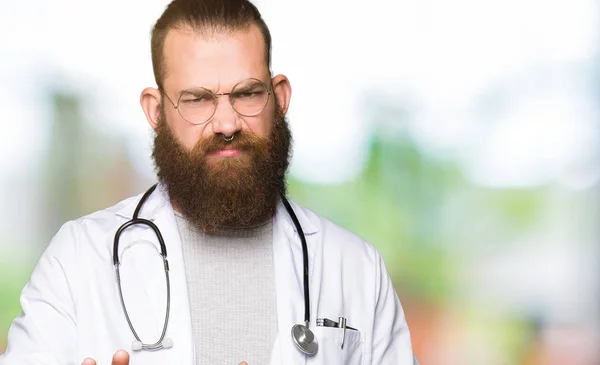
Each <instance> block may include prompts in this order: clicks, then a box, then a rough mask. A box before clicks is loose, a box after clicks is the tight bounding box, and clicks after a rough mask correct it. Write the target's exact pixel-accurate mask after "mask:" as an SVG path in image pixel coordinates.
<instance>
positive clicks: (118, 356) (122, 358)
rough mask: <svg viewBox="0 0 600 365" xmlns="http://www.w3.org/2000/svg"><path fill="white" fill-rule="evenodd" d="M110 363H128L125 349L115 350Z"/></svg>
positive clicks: (124, 364) (118, 364)
mask: <svg viewBox="0 0 600 365" xmlns="http://www.w3.org/2000/svg"><path fill="white" fill-rule="evenodd" d="M112 365H129V353H127V351H125V350H119V351H117V352H116V353H115V354H114V356H113V358H112Z"/></svg>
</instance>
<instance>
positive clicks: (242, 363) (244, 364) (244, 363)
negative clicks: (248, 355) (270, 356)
mask: <svg viewBox="0 0 600 365" xmlns="http://www.w3.org/2000/svg"><path fill="white" fill-rule="evenodd" d="M239 365H248V363H247V362H245V361H242V362H241V363H240V364H239Z"/></svg>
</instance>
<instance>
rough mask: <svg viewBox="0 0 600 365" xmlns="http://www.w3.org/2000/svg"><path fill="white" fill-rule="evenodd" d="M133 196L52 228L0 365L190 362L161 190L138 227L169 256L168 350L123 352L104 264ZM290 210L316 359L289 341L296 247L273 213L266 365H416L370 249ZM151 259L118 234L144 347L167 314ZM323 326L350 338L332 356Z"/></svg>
mask: <svg viewBox="0 0 600 365" xmlns="http://www.w3.org/2000/svg"><path fill="white" fill-rule="evenodd" d="M140 198H141V195H138V196H136V197H132V198H129V199H126V200H124V201H122V202H120V203H118V204H117V205H115V206H113V207H111V208H108V209H104V210H101V211H98V212H96V213H93V214H91V215H89V216H86V217H83V218H80V219H77V220H75V221H71V222H68V223H66V224H65V225H64V226H63V227H62V228H61V229H60V230H59V232H58V233H57V234H56V236H55V237H54V238H53V239H52V242H51V243H50V245H49V246H48V248H47V249H46V251H45V252H44V254H43V255H42V257H41V258H40V260H39V262H38V264H37V266H36V268H35V270H34V271H33V274H32V276H31V279H30V281H29V282H28V283H27V285H26V286H25V288H24V290H23V292H22V294H21V306H22V308H23V314H21V315H20V316H19V317H17V318H16V319H15V320H14V322H13V324H12V326H11V328H10V331H9V334H8V348H7V350H6V352H5V353H4V354H3V355H1V356H0V364H1V365H29V364H31V365H33V364H36V365H38V364H40V365H41V364H44V365H54V364H56V365H72V364H74V365H79V364H81V362H82V361H83V360H84V359H85V358H86V357H92V358H94V359H96V360H97V362H98V365H109V364H110V363H111V358H112V355H113V354H114V353H115V352H116V351H117V350H119V349H125V350H127V351H128V352H129V353H130V354H131V362H130V364H133V365H152V364H157V365H158V364H160V365H164V364H177V365H182V364H187V365H192V364H194V363H195V356H196V355H195V349H194V339H193V336H192V327H191V320H190V308H189V300H188V293H187V285H186V278H185V269H184V260H183V257H182V249H181V241H180V237H179V232H178V229H177V225H176V221H175V217H174V213H173V208H172V206H171V204H170V203H169V200H168V196H167V195H166V193H164V192H163V191H162V189H157V190H156V191H155V192H154V193H153V194H152V195H151V196H150V197H149V198H148V200H147V201H146V202H145V204H144V206H143V208H142V210H141V213H140V217H142V218H146V219H149V220H151V221H152V222H154V223H155V224H156V225H157V226H158V227H159V228H160V230H161V232H162V235H163V238H164V241H165V243H166V246H167V255H168V259H169V265H170V280H171V311H170V319H169V326H168V330H167V336H168V337H170V338H171V339H172V340H173V343H174V346H173V347H172V348H170V349H166V350H160V351H156V352H148V351H139V352H133V351H131V343H132V341H133V340H134V338H133V335H132V333H131V330H130V328H129V326H128V325H127V321H126V319H125V315H124V313H123V310H122V307H121V303H120V299H119V295H118V289H117V285H116V281H115V273H114V267H113V264H112V256H113V241H114V235H115V231H116V230H117V228H118V227H119V226H121V225H122V224H123V223H125V222H126V221H128V220H129V219H130V218H131V217H132V215H133V212H134V210H135V207H136V205H137V203H138V202H139V200H140ZM291 204H292V207H293V209H294V211H295V213H296V215H297V216H298V219H299V221H300V224H301V226H302V228H303V230H304V233H305V235H306V241H307V245H308V256H309V269H310V270H309V280H310V281H309V283H310V314H311V323H310V328H311V329H312V330H313V332H314V333H315V336H316V338H317V340H318V345H319V349H318V352H317V354H316V355H314V356H306V355H304V354H303V353H301V352H300V351H299V350H298V349H297V348H296V347H295V345H294V343H293V342H292V339H291V334H290V333H291V328H292V326H293V325H294V324H298V323H303V321H304V296H303V276H302V275H303V270H302V246H301V241H300V239H299V236H298V234H297V233H296V231H295V227H294V224H293V222H292V220H291V218H290V217H289V215H288V214H287V212H286V210H285V207H284V206H283V205H281V204H280V205H279V206H278V209H277V213H276V216H275V218H274V220H273V257H274V263H275V265H274V266H275V281H276V283H275V284H276V298H277V318H265V320H276V321H277V326H278V334H277V336H276V340H275V344H274V346H273V351H272V354H271V365H300V364H306V365H318V364H323V365H341V364H344V365H359V364H361V365H367V364H372V365H412V364H418V362H417V361H416V359H415V358H414V356H413V352H412V346H411V340H410V334H409V330H408V327H407V324H406V320H405V317H404V313H403V310H402V307H401V305H400V302H399V300H398V297H397V295H396V292H395V291H394V288H393V287H392V282H391V281H390V278H389V275H388V273H387V271H386V268H385V266H384V263H383V260H382V259H381V257H380V255H379V253H378V252H377V250H376V249H375V248H374V247H373V246H371V245H370V244H368V243H366V242H364V241H363V240H362V239H360V238H359V237H357V236H356V235H354V234H352V233H350V232H348V231H346V230H344V229H342V228H340V227H338V226H336V225H335V224H333V223H332V222H330V221H328V220H326V219H324V218H322V217H320V216H318V215H317V214H315V213H314V212H312V211H310V210H308V209H305V208H302V207H300V206H298V205H296V204H294V203H293V202H291ZM159 252H160V246H159V244H158V240H157V239H156V237H155V235H154V233H153V232H152V230H151V229H150V228H147V227H145V226H141V225H136V226H134V227H132V228H129V229H128V230H126V231H125V232H124V233H123V235H122V236H121V240H120V244H119V257H120V260H121V277H122V286H123V295H124V298H125V302H126V304H127V309H128V312H129V315H130V317H131V320H132V322H133V325H134V328H135V329H136V331H137V332H138V334H139V335H140V337H141V339H142V341H144V343H154V342H155V341H156V340H157V339H158V338H159V336H160V332H161V330H162V326H163V320H164V315H165V305H166V285H165V274H164V271H163V265H162V260H161V259H160V256H159V255H158V253H159ZM322 317H326V318H330V319H333V320H335V321H337V319H338V317H345V318H346V319H347V324H348V325H349V326H352V327H354V328H356V329H357V330H358V331H352V330H347V331H346V338H345V344H344V348H343V349H342V348H341V346H340V344H341V334H342V332H341V331H342V330H341V329H339V328H331V327H317V326H316V319H317V318H322ZM223 320H224V321H228V320H231V321H232V322H233V323H234V324H235V322H236V319H235V318H224V319H223ZM240 330H243V329H240ZM240 360H243V359H240ZM215 365H237V364H215ZM249 365H264V364H249Z"/></svg>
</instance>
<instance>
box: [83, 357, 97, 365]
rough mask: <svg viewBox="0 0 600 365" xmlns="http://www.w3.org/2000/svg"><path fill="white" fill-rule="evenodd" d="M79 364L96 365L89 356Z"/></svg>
mask: <svg viewBox="0 0 600 365" xmlns="http://www.w3.org/2000/svg"><path fill="white" fill-rule="evenodd" d="M81 365H96V360H94V359H92V358H91V357H86V358H85V360H83V362H82V363H81Z"/></svg>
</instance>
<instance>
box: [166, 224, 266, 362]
mask: <svg viewBox="0 0 600 365" xmlns="http://www.w3.org/2000/svg"><path fill="white" fill-rule="evenodd" d="M176 219H177V225H178V228H179V233H180V235H181V242H182V248H183V257H184V262H185V274H186V279H187V286H188V293H189V300H190V310H191V312H190V313H191V319H192V333H193V335H194V342H195V347H196V364H197V365H238V364H239V363H240V361H242V360H245V361H246V362H248V364H250V365H263V364H268V363H269V361H270V359H271V352H272V350H273V344H274V341H275V335H276V334H277V306H276V298H275V273H274V270H275V269H274V266H273V224H272V222H268V223H266V224H264V225H261V226H257V227H254V228H251V229H243V230H242V229H239V230H227V231H223V232H219V234H217V235H206V234H202V233H201V232H199V231H197V230H196V229H195V228H194V227H193V226H192V225H191V224H190V223H189V222H188V221H187V220H186V219H185V218H183V217H182V216H181V215H179V214H176Z"/></svg>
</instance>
